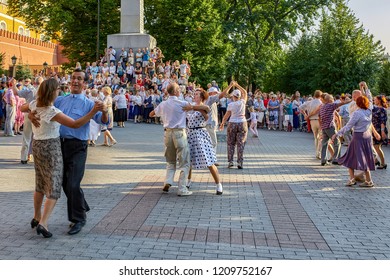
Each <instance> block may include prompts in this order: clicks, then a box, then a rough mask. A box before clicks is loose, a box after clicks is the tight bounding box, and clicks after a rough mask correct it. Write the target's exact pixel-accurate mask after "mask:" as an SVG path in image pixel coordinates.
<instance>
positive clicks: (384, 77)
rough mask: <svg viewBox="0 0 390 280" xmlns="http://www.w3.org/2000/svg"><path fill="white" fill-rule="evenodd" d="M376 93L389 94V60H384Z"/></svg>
mask: <svg viewBox="0 0 390 280" xmlns="http://www.w3.org/2000/svg"><path fill="white" fill-rule="evenodd" d="M378 80H379V81H378V93H380V94H386V95H389V94H390V62H389V61H384V62H383V65H382V70H381V73H380V75H379V79H378Z"/></svg>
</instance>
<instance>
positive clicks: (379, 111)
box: [372, 95, 388, 169]
mask: <svg viewBox="0 0 390 280" xmlns="http://www.w3.org/2000/svg"><path fill="white" fill-rule="evenodd" d="M374 104H375V106H374V108H373V109H372V124H373V126H374V128H375V130H376V131H377V132H378V133H379V135H380V136H381V139H380V140H377V139H376V138H375V137H373V142H374V149H375V151H376V153H377V154H378V157H379V159H380V163H379V164H380V165H379V166H378V167H377V169H386V168H387V164H386V162H385V154H384V153H383V151H382V145H385V146H387V141H388V131H387V126H386V124H387V112H386V108H387V101H386V98H385V97H384V96H383V95H378V96H376V97H375V99H374Z"/></svg>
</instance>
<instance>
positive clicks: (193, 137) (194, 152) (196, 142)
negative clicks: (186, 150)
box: [187, 128, 217, 169]
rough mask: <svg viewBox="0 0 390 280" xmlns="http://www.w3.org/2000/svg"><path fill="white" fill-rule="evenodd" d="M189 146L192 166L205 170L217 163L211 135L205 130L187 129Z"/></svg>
mask: <svg viewBox="0 0 390 280" xmlns="http://www.w3.org/2000/svg"><path fill="white" fill-rule="evenodd" d="M187 138H188V145H189V147H190V154H191V166H192V168H194V169H205V168H208V167H209V166H212V165H213V164H214V163H216V162H217V156H216V154H215V151H214V148H213V145H212V144H211V138H210V134H209V133H208V132H207V130H206V129H205V128H198V129H191V128H188V129H187Z"/></svg>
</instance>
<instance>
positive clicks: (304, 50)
mask: <svg viewBox="0 0 390 280" xmlns="http://www.w3.org/2000/svg"><path fill="white" fill-rule="evenodd" d="M383 50H384V48H383V47H382V46H381V44H380V42H379V41H378V42H376V41H374V39H373V36H372V35H370V34H369V33H368V32H366V31H365V30H364V28H363V26H362V25H361V24H359V20H358V19H357V18H356V17H355V15H354V14H353V13H352V12H351V10H350V9H349V8H348V7H347V5H346V4H345V1H337V3H336V4H335V5H333V6H331V7H329V10H328V11H327V12H325V11H323V14H322V18H321V20H320V25H319V27H318V30H317V31H316V32H314V33H311V34H305V33H304V34H303V35H302V36H301V38H300V39H299V41H298V42H297V43H296V44H293V45H292V46H291V48H290V49H289V50H288V51H287V54H286V60H285V61H284V63H283V64H280V65H279V66H280V67H281V68H282V71H280V72H281V75H280V76H277V77H273V79H275V80H277V81H280V82H279V85H280V87H281V89H283V90H287V91H290V92H293V91H294V90H299V91H301V92H303V93H304V94H311V93H313V91H314V90H316V89H321V90H323V91H327V92H329V93H334V94H336V93H342V92H351V91H352V90H353V89H355V88H356V87H357V85H358V83H359V82H360V81H366V82H367V83H368V84H369V86H370V87H371V88H374V87H375V83H376V80H377V76H378V73H379V71H380V66H381V59H382V57H383Z"/></svg>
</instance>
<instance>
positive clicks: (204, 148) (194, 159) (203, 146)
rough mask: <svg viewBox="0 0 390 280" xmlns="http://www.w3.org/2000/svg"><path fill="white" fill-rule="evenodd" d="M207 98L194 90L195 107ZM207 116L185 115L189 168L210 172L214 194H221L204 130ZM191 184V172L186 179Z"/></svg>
mask: <svg viewBox="0 0 390 280" xmlns="http://www.w3.org/2000/svg"><path fill="white" fill-rule="evenodd" d="M207 98H208V93H207V92H206V91H205V90H203V89H200V88H198V89H196V90H195V95H194V101H195V105H203V101H204V100H206V99H207ZM207 119H208V115H207V113H206V112H205V111H189V112H188V114H187V121H188V122H187V138H188V144H189V147H190V154H191V167H192V168H194V169H205V168H208V169H209V170H210V173H211V175H212V176H213V178H214V181H215V184H216V194H217V195H221V194H222V191H223V190H222V184H221V182H220V180H219V172H218V168H217V167H216V166H215V163H216V162H217V156H216V154H215V150H214V148H213V145H212V143H211V138H210V135H209V133H208V132H207V130H206V121H207ZM190 183H191V171H190V175H189V178H188V184H187V186H188V187H189V186H190Z"/></svg>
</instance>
